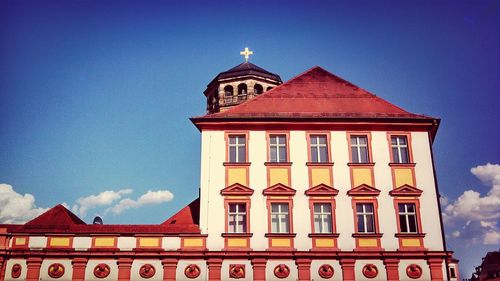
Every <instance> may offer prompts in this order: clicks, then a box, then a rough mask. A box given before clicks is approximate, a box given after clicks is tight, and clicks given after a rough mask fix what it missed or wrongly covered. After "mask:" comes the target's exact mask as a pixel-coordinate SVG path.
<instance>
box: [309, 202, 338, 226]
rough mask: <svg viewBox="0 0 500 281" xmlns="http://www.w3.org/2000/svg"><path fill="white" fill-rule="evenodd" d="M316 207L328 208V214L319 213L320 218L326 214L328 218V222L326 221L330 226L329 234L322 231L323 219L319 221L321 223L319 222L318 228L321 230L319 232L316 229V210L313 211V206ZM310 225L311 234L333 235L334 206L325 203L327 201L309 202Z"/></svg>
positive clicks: (330, 203)
mask: <svg viewBox="0 0 500 281" xmlns="http://www.w3.org/2000/svg"><path fill="white" fill-rule="evenodd" d="M316 205H321V206H330V213H329V214H328V213H323V212H321V213H319V215H320V216H322V215H324V214H327V215H329V216H330V218H329V220H328V223H329V224H330V231H329V232H326V231H324V229H323V228H324V225H323V223H324V221H323V219H321V222H320V226H321V227H320V228H321V231H318V229H316V215H317V214H318V213H316V209H315V206H316ZM311 212H312V214H311V225H312V228H311V230H312V232H311V233H313V234H333V233H335V223H334V220H335V219H334V216H335V209H334V204H333V203H332V202H327V201H313V202H311Z"/></svg>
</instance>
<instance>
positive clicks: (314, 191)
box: [304, 183, 339, 196]
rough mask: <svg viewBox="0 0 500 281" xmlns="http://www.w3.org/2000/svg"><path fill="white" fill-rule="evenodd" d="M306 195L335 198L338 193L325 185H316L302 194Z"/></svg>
mask: <svg viewBox="0 0 500 281" xmlns="http://www.w3.org/2000/svg"><path fill="white" fill-rule="evenodd" d="M304 193H305V194H306V195H308V196H311V195H316V196H336V195H337V194H338V193H339V191H338V190H337V189H335V188H333V187H331V186H329V185H326V184H323V183H322V184H318V185H316V186H313V187H311V188H309V189H308V190H306V191H305V192H304Z"/></svg>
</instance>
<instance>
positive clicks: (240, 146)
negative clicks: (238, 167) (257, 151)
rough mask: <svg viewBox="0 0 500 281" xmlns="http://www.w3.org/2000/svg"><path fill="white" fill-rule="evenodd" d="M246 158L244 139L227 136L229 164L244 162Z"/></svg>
mask: <svg viewBox="0 0 500 281" xmlns="http://www.w3.org/2000/svg"><path fill="white" fill-rule="evenodd" d="M246 156H247V152H246V137H245V136H244V135H242V136H229V162H232V163H241V162H246V160H247V159H246V158H247V157H246Z"/></svg>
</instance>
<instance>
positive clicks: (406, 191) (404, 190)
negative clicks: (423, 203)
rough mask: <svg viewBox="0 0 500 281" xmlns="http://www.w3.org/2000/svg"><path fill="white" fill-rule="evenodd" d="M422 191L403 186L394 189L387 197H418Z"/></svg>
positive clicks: (406, 185)
mask: <svg viewBox="0 0 500 281" xmlns="http://www.w3.org/2000/svg"><path fill="white" fill-rule="evenodd" d="M422 192H423V191H422V190H420V189H418V188H416V187H413V186H411V185H408V184H405V185H402V186H400V187H398V188H396V189H393V190H391V191H389V195H391V196H411V197H419V196H420V195H421V194H422Z"/></svg>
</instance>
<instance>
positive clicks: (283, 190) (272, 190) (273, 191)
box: [262, 183, 297, 196]
mask: <svg viewBox="0 0 500 281" xmlns="http://www.w3.org/2000/svg"><path fill="white" fill-rule="evenodd" d="M296 192H297V191H296V190H295V189H293V188H291V187H288V186H286V185H284V184H281V183H277V184H275V185H273V186H270V187H268V188H266V189H264V190H263V191H262V194H264V195H277V196H280V195H281V196H293V195H295V193H296Z"/></svg>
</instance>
